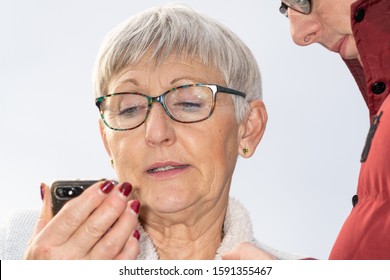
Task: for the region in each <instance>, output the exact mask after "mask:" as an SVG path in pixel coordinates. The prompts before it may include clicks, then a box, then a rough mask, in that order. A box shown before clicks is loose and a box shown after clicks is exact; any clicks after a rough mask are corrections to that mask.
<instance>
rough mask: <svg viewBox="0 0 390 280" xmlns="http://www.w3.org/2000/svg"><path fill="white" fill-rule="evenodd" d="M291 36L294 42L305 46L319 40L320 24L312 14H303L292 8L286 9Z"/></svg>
mask: <svg viewBox="0 0 390 280" xmlns="http://www.w3.org/2000/svg"><path fill="white" fill-rule="evenodd" d="M288 18H289V20H290V31H291V37H292V39H293V41H294V43H295V44H297V45H299V46H307V45H310V44H313V43H316V42H319V38H320V35H321V24H320V22H319V21H318V20H317V19H316V18H315V17H314V16H313V15H312V14H309V15H304V14H301V13H299V12H297V11H295V10H293V9H288Z"/></svg>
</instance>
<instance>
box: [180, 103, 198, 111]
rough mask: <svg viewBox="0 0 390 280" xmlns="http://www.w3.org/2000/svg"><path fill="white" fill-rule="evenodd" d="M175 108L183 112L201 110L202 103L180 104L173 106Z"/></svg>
mask: <svg viewBox="0 0 390 280" xmlns="http://www.w3.org/2000/svg"><path fill="white" fill-rule="evenodd" d="M175 108H178V109H180V110H184V111H196V110H199V109H200V108H202V103H199V102H188V101H187V102H180V103H176V104H175Z"/></svg>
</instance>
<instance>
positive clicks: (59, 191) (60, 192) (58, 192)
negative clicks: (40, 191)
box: [56, 188, 65, 198]
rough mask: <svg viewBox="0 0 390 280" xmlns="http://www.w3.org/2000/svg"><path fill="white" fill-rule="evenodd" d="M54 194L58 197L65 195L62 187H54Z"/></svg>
mask: <svg viewBox="0 0 390 280" xmlns="http://www.w3.org/2000/svg"><path fill="white" fill-rule="evenodd" d="M56 195H57V196H58V197H61V198H62V197H64V196H65V192H64V189H62V188H58V189H56Z"/></svg>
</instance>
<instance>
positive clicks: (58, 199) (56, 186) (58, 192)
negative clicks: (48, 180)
mask: <svg viewBox="0 0 390 280" xmlns="http://www.w3.org/2000/svg"><path fill="white" fill-rule="evenodd" d="M99 181H101V180H81V179H79V180H58V181H54V182H53V183H52V184H51V187H50V191H51V199H52V205H53V208H52V209H53V215H56V214H57V213H58V212H59V211H60V210H61V208H62V207H63V206H64V205H65V203H67V202H68V201H69V200H71V199H72V198H75V197H77V196H79V195H80V194H82V193H83V191H84V190H85V189H87V188H89V187H90V186H92V185H93V184H95V183H96V182H99ZM114 184H115V183H114Z"/></svg>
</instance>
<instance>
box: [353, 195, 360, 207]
mask: <svg viewBox="0 0 390 280" xmlns="http://www.w3.org/2000/svg"><path fill="white" fill-rule="evenodd" d="M358 201H359V197H358V196H357V194H355V195H354V196H353V197H352V206H353V207H355V206H356V204H357V203H358Z"/></svg>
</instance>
